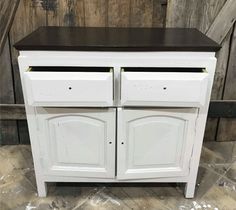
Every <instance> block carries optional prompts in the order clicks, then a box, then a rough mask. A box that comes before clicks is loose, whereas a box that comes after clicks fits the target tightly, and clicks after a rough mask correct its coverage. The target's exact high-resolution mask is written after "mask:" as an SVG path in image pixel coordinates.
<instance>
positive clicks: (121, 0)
mask: <svg viewBox="0 0 236 210" xmlns="http://www.w3.org/2000/svg"><path fill="white" fill-rule="evenodd" d="M107 15H108V23H107V26H108V27H128V26H129V17H130V0H109V1H108V14H107Z"/></svg>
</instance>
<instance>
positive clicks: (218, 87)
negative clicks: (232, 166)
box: [205, 30, 232, 141]
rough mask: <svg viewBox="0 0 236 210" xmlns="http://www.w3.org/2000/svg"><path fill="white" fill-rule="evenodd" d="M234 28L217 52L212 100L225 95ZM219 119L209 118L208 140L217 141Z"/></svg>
mask: <svg viewBox="0 0 236 210" xmlns="http://www.w3.org/2000/svg"><path fill="white" fill-rule="evenodd" d="M231 35H232V30H230V31H229V33H228V34H227V36H226V37H225V39H224V41H223V42H222V44H221V46H222V48H221V50H220V51H219V52H218V53H216V57H217V65H216V72H215V77H214V83H213V87H212V93H211V100H220V99H222V96H223V89H224V84H225V75H226V70H227V66H228V57H229V52H230V40H231ZM218 124H219V119H218V118H214V119H208V120H207V125H206V131H205V139H206V140H208V141H215V140H216V139H218V137H217V129H218Z"/></svg>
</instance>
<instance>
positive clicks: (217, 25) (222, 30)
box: [206, 0, 236, 43]
mask: <svg viewBox="0 0 236 210" xmlns="http://www.w3.org/2000/svg"><path fill="white" fill-rule="evenodd" d="M235 20H236V1H235V0H227V2H226V3H225V5H224V7H222V9H221V11H220V12H219V14H218V15H217V17H216V18H215V20H214V22H213V23H212V25H211V27H210V28H209V29H208V31H207V33H206V34H207V35H208V36H209V37H211V38H212V39H213V40H215V41H216V42H218V43H221V42H222V40H223V39H224V38H225V36H226V34H227V33H228V32H229V30H230V28H231V27H232V26H233V24H234V22H235Z"/></svg>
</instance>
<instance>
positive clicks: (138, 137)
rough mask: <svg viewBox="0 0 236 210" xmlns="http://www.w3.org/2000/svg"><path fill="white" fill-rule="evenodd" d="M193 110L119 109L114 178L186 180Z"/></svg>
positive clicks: (193, 119)
mask: <svg viewBox="0 0 236 210" xmlns="http://www.w3.org/2000/svg"><path fill="white" fill-rule="evenodd" d="M196 117H197V109H194V108H189V109H146V110H145V109H143V110H140V109H119V112H118V143H117V145H118V146H117V147H118V152H117V154H118V158H117V165H118V168H117V178H118V179H120V180H124V179H147V178H157V177H175V176H187V175H188V173H189V167H190V165H189V164H190V162H189V161H190V156H191V153H192V147H193V141H194V138H195V131H194V127H195V121H196Z"/></svg>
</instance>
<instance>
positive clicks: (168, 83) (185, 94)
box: [121, 69, 208, 107]
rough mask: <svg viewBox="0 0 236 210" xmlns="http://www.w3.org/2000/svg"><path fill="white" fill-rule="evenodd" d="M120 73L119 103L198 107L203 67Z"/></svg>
mask: <svg viewBox="0 0 236 210" xmlns="http://www.w3.org/2000/svg"><path fill="white" fill-rule="evenodd" d="M168 70H169V71H167V72H164V70H163V71H156V69H154V70H153V71H151V70H149V71H133V70H122V72H121V104H122V105H132V106H156V105H157V106H183V107H188V106H201V105H203V104H204V103H205V99H206V92H207V84H208V73H207V72H205V71H204V70H202V69H182V70H181V69H177V70H176V72H174V71H173V69H172V70H171V69H168Z"/></svg>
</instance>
